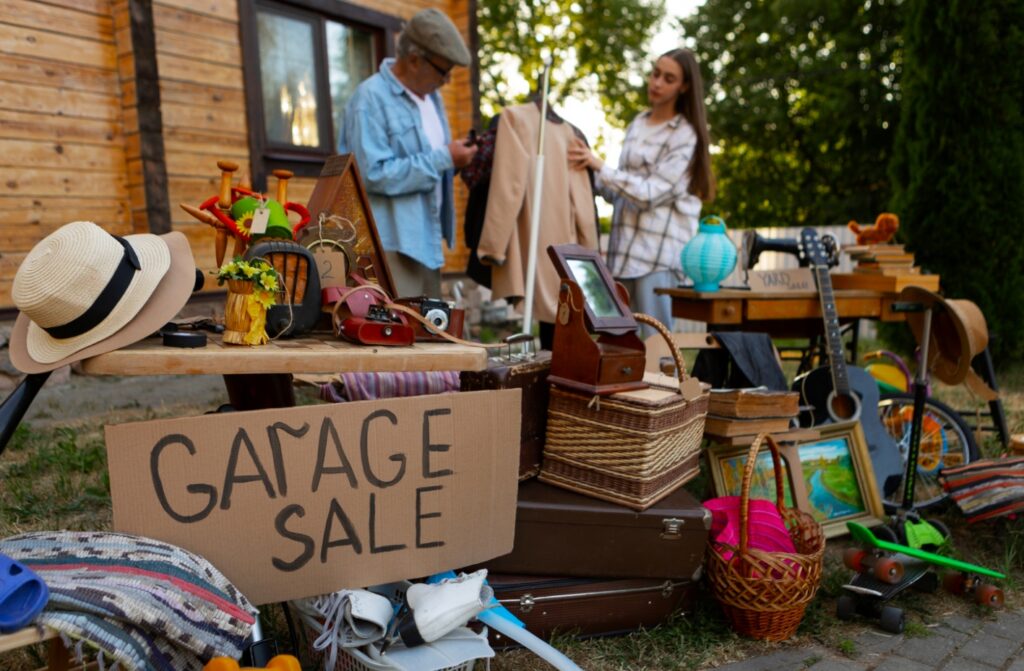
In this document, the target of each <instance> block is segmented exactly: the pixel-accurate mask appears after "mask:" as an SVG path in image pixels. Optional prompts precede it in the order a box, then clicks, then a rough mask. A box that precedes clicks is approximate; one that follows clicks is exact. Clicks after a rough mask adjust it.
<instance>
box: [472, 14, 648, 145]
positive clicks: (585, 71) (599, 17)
mask: <svg viewBox="0 0 1024 671" xmlns="http://www.w3.org/2000/svg"><path fill="white" fill-rule="evenodd" d="M664 14H665V8H664V0H592V1H590V2H578V1H577V0H520V1H518V2H511V1H510V0H480V1H479V5H478V12H477V23H478V32H479V36H480V48H479V52H478V53H479V55H480V94H481V98H482V103H483V104H482V107H483V110H484V112H485V115H489V114H492V113H495V112H500V111H501V108H502V107H505V106H507V105H510V104H516V103H520V102H523V100H524V98H525V94H523V93H522V92H519V94H518V95H517V93H516V92H515V91H513V90H512V88H511V87H510V86H509V83H508V81H507V80H506V73H507V71H508V68H513V69H514V70H516V71H518V72H519V74H521V75H522V76H523V77H524V78H526V80H527V81H530V82H537V81H538V80H539V78H540V74H541V72H542V70H543V67H544V63H545V62H546V61H549V60H552V59H553V60H554V68H555V72H554V74H553V75H552V78H551V97H550V99H551V100H559V99H562V98H565V97H568V96H577V95H581V94H589V95H596V96H597V97H598V99H599V100H600V102H601V105H602V108H603V109H604V111H605V113H606V114H607V115H608V118H609V121H611V122H612V123H614V124H616V125H619V126H625V124H626V123H628V121H629V120H630V119H632V118H633V116H635V114H636V113H637V112H638V111H639V110H640V109H641V108H642V107H643V105H644V102H645V99H644V98H643V96H642V86H643V77H642V71H643V69H644V64H645V61H646V59H647V58H648V56H649V54H647V53H646V51H645V47H646V43H647V40H648V39H649V38H650V36H651V34H652V32H653V29H654V26H656V25H657V24H658V23H659V22H660V21H661V20H662V18H663V17H664Z"/></svg>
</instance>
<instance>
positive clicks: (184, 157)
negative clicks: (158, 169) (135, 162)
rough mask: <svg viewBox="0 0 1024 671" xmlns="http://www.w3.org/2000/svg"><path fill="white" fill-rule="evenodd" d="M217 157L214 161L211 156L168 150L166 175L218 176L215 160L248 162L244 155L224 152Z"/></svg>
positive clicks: (241, 148)
mask: <svg viewBox="0 0 1024 671" xmlns="http://www.w3.org/2000/svg"><path fill="white" fill-rule="evenodd" d="M237 149H239V150H241V151H243V152H244V151H245V147H238V148H237ZM217 156H218V158H217V159H216V160H214V159H213V157H212V156H210V155H207V154H195V153H193V152H188V151H186V152H180V151H172V150H170V149H168V151H167V153H166V159H167V174H168V175H170V176H171V177H177V176H179V175H180V176H184V177H204V176H206V175H210V176H214V175H218V176H219V175H220V171H219V170H218V169H217V160H221V159H224V160H230V161H235V162H236V163H239V164H241V163H244V162H246V161H248V160H249V155H248V154H246V153H236V152H232V153H226V152H224V153H219V154H217ZM211 195H212V194H211Z"/></svg>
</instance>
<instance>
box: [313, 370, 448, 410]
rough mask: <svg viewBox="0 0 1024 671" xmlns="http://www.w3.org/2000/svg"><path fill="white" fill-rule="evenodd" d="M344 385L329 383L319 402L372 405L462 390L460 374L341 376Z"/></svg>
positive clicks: (433, 372) (356, 374) (403, 373)
mask: <svg viewBox="0 0 1024 671" xmlns="http://www.w3.org/2000/svg"><path fill="white" fill-rule="evenodd" d="M340 377H341V384H340V385H339V384H337V383H335V382H329V383H327V384H324V385H321V386H320V399H321V400H324V401H331V402H333V403H340V402H343V401H373V400H377V399H381V398H397V397H400V396H421V395H423V394H444V393H448V392H453V391H458V390H459V373H458V371H451V370H445V371H423V372H414V371H404V372H398V373H341V374H340Z"/></svg>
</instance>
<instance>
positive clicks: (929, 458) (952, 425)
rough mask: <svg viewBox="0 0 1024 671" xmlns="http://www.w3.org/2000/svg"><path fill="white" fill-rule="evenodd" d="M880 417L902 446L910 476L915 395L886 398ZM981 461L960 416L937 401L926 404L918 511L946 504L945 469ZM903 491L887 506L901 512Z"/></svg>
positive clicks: (916, 500)
mask: <svg viewBox="0 0 1024 671" xmlns="http://www.w3.org/2000/svg"><path fill="white" fill-rule="evenodd" d="M878 415H879V417H880V418H881V420H882V424H883V425H885V428H886V429H887V430H888V431H889V434H890V435H891V436H892V437H893V438H895V439H896V442H897V443H898V444H899V448H900V456H901V458H902V460H903V466H904V472H906V464H907V455H908V453H909V452H910V427H911V422H912V421H913V418H914V397H913V395H911V394H882V398H881V400H880V401H879V402H878ZM977 458H978V445H977V443H976V442H975V441H974V435H973V434H972V433H971V430H970V428H969V427H968V426H967V424H966V423H964V420H963V419H962V418H961V417H960V415H959V414H957V412H956V411H955V410H953V409H952V408H950V407H949V406H948V405H946V404H945V403H943V402H941V401H937V400H935V399H933V398H929V399H926V400H925V415H924V421H923V423H922V425H921V447H920V451H919V452H918V457H917V478H916V481H915V483H914V504H915V506H916V507H917V508H918V509H924V508H929V507H932V506H935V505H938V504H940V503H942V502H943V501H945V500H946V491H945V490H944V489H943V488H942V484H941V483H940V482H939V471H940V470H942V469H943V468H952V467H954V466H963V465H964V464H966V463H969V462H971V461H973V460H975V459H977ZM903 487H904V483H903V482H902V481H901V482H900V486H899V488H897V490H896V491H895V492H894V493H893V494H892V495H891V496H890V497H889V498H887V499H885V505H886V506H887V507H889V508H898V507H899V506H900V505H901V504H902V502H903Z"/></svg>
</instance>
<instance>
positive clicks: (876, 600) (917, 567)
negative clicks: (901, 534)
mask: <svg viewBox="0 0 1024 671" xmlns="http://www.w3.org/2000/svg"><path fill="white" fill-rule="evenodd" d="M890 559H892V560H893V561H895V562H898V565H899V567H900V569H899V579H898V580H896V581H895V582H890V581H889V580H880V579H879V578H877V577H875V576H874V575H872V574H871V573H866V572H865V573H857V575H856V576H854V578H853V580H851V581H850V582H849V583H847V584H845V585H843V589H844V590H846V592H847V594H843V595H841V596H840V597H839V599H838V601H836V617H838V618H839V619H840V620H852V619H853V617H854V615H862V616H864V617H868V618H872V619H876V620H878V622H879V626H880V627H881V628H882V629H884V630H885V631H888V632H891V633H893V634H901V633H903V629H904V627H905V626H906V615H905V614H904V612H903V609H902V608H897V607H895V606H890V605H888V602H889V601H890V600H892V599H893V598H895V597H896V596H897V595H898V594H900V593H901V592H903V591H904V590H907V589H910V588H912V587H913V588H914V589H918V590H921V591H924V592H933V591H935V590H936V589H938V576H936V575H935V573H933V572H932V571H931V570H930V569H931V567H930V566H929V565H928V564H927V563H926V562H923V561H921V560H920V559H914V558H913V557H910V556H908V555H902V554H896V555H893V556H892V557H891V558H890ZM887 577H888V576H887Z"/></svg>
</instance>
